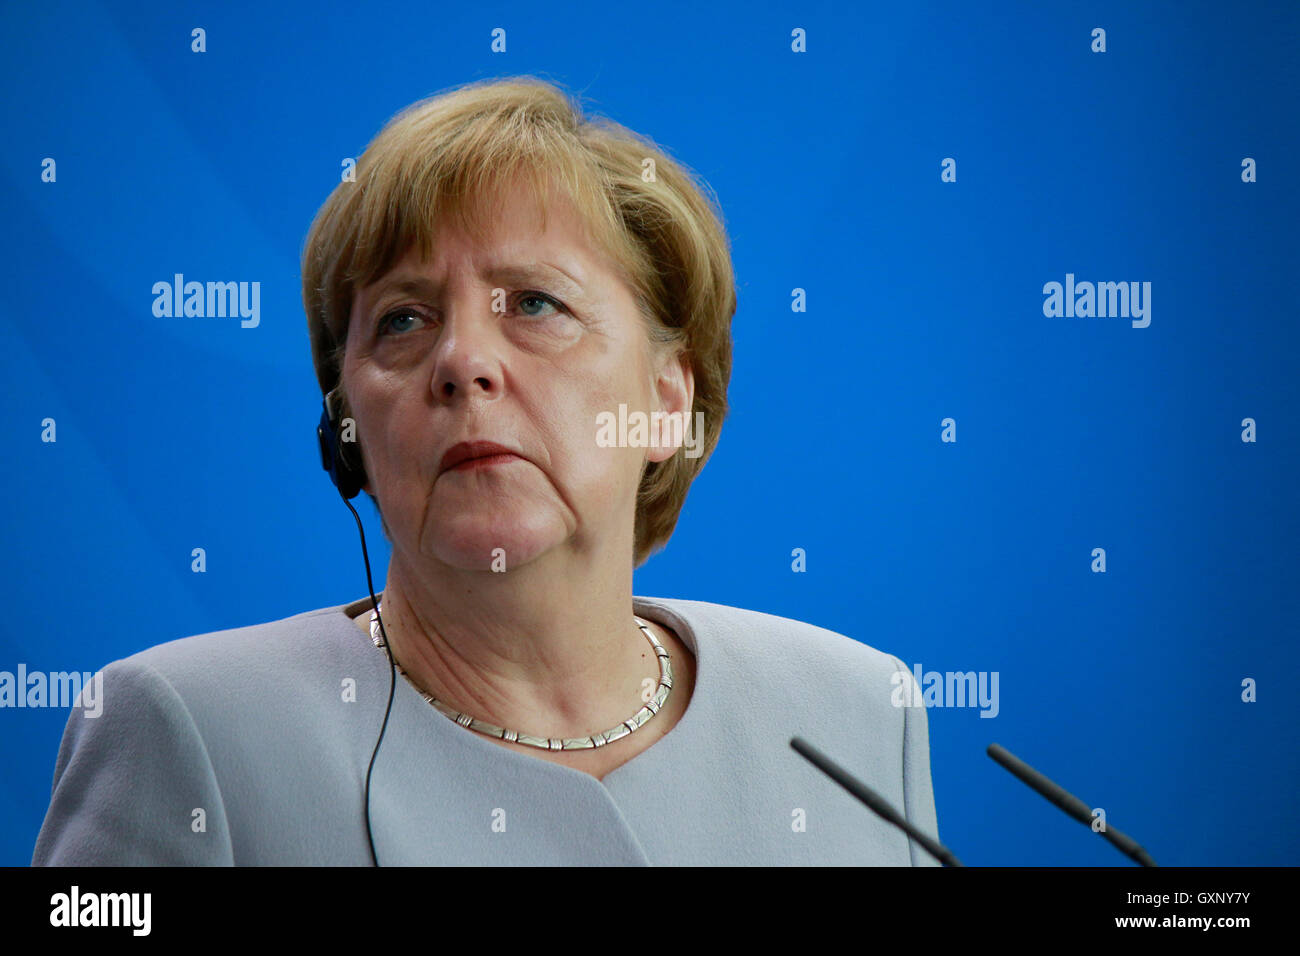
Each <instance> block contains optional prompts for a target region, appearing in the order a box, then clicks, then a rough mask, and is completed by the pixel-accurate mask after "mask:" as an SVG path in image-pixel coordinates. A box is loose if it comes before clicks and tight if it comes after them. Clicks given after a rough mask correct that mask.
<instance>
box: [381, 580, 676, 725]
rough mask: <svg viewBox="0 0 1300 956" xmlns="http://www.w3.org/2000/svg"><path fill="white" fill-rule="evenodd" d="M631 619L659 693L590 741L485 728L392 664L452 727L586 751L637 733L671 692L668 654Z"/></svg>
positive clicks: (642, 624) (642, 625) (482, 722)
mask: <svg viewBox="0 0 1300 956" xmlns="http://www.w3.org/2000/svg"><path fill="white" fill-rule="evenodd" d="M383 606H384V602H383V601H380V602H379V607H376V608H375V609H374V610H373V611H371V612H370V639H371V640H372V641H374V644H375V647H379V648H382V647H383V646H384V639H383V636H382V634H381V632H380V630H379V608H381V607H383ZM632 619H633V620H634V621H636V626H637V627H639V628H641V633H643V634H644V635H645V636H646V637H647V638H648V639H649V641H650V646H651V647H653V648H654V649H655V656H657V657H658V658H659V689H658V690H656V691H655V694H654V696H653V697H651V698H650V701H649V703H647V704H646V705H645V706H644V707H642V708H641V709H640V710H638V711H637V712H636V713H635V714H633V715H632V716H631V717H629V718H628V719H627V720H625V721H623V722H622V723H621V724H618V725H617V726H615V727H611V728H610V729H609V730H606V731H603V732H602V733H598V734H592V735H591V736H590V737H535V736H533V735H532V734H522V733H520V732H519V731H517V730H507V729H506V728H504V727H498V726H496V725H495V724H489V723H488V722H487V721H486V720H479V719H478V718H477V717H471V716H470V715H469V714H463V713H461V712H460V711H458V710H456V709H455V708H453V707H449V706H447V705H446V704H444V703H443V702H442V701H440V700H438V699H437V698H435V697H434V696H433V695H432V694H426V693H425V692H424V691H422V690H420V688H419V687H416V685H415V682H414V681H411V679H410V677H409V676H407V673H406V671H405V670H403V668H402V666H401V665H400V664H398V663H397V662H396V661H394V662H393V664H394V666H395V667H396V668H397V670H398V671H400V672H401V674H402V676H403V677H405V678H406V679H407V680H408V681H411V686H412V687H415V689H416V690H417V691H419V693H420V696H421V697H423V698H424V699H425V700H427V701H428V702H429V703H431V704H433V706H434V707H436V708H437V709H438V710H439V711H440V712H441V713H442V714H444V715H445V716H447V717H449V718H450V719H452V720H454V721H456V723H458V724H460V725H461V726H462V727H468V728H469V729H470V730H477V731H478V732H479V733H481V734H486V735H487V736H489V737H496V738H497V739H498V740H507V741H510V742H512V743H519V744H527V745H528V746H529V747H538V748H540V749H542V750H590V749H591V748H593V747H603V746H605V744H608V743H612V742H613V741H615V740H618V739H620V738H622V737H626V736H627V735H628V734H630V733H632V732H633V731H635V730H640V729H641V727H642V726H644V725H645V724H646V722H648V721H649V720H650V718H651V717H653V716H654V715H655V714H657V713H659V711H660V710H662V709H663V706H664V704H665V703H666V702H667V700H668V694H669V692H671V691H672V689H673V665H672V658H671V657H670V656H669V654H668V651H667V650H666V649H665V648H664V646H663V645H662V644H660V643H659V641H658V639H657V638H656V637H655V636H654V634H653V633H651V631H650V628H649V627H647V626H646V623H645V621H643V620H641V618H639V617H637V616H636V615H635V614H634V615H632Z"/></svg>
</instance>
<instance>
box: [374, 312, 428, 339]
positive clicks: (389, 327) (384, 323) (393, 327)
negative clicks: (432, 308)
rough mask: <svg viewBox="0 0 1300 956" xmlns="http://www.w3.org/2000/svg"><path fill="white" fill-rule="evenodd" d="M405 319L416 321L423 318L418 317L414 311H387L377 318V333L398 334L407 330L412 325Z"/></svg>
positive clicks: (421, 320)
mask: <svg viewBox="0 0 1300 956" xmlns="http://www.w3.org/2000/svg"><path fill="white" fill-rule="evenodd" d="M407 320H414V321H416V322H423V321H424V319H422V318H420V317H419V316H418V315H416V314H415V313H414V312H407V311H397V312H389V313H388V314H387V315H386V316H384V317H383V318H382V319H380V320H379V334H380V335H388V334H392V333H398V334H400V333H402V332H409V331H411V329H412V328H413V327H414V326H412V325H410V324H408V321H407Z"/></svg>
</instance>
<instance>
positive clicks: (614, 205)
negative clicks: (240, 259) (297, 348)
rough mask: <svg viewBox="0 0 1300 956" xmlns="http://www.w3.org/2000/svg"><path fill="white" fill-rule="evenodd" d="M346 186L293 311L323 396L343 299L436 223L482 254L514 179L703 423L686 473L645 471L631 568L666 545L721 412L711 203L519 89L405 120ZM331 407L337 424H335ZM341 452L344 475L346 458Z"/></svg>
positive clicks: (643, 148)
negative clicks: (560, 225) (681, 361)
mask: <svg viewBox="0 0 1300 956" xmlns="http://www.w3.org/2000/svg"><path fill="white" fill-rule="evenodd" d="M355 173H356V180H355V182H346V181H345V182H342V183H340V184H339V185H338V186H337V187H335V189H334V191H333V192H332V193H331V194H330V196H329V198H328V199H327V200H326V201H325V204H324V205H323V206H322V207H321V209H320V211H319V212H318V213H317V215H316V218H315V220H314V221H313V223H312V225H311V229H310V231H309V232H308V235H307V240H306V245H305V247H304V249H303V256H302V290H303V306H304V308H305V310H306V313H307V326H308V330H309V332H310V335H311V349H312V360H313V362H314V363H315V366H316V378H317V380H318V381H319V383H320V387H321V391H322V393H326V392H329V391H331V390H332V389H334V388H335V387H336V386H338V385H339V384H340V377H341V373H342V368H343V353H344V348H345V345H346V342H347V337H348V322H349V318H350V314H351V310H352V299H353V296H354V294H355V293H356V291H357V290H358V289H360V288H362V287H364V286H367V285H369V284H370V283H372V282H374V281H375V280H377V279H379V278H380V277H381V276H383V275H384V274H386V273H387V272H388V271H390V270H391V269H392V268H393V266H394V265H396V264H397V262H398V261H399V260H400V259H401V258H402V257H403V255H405V254H406V253H407V252H408V251H410V250H412V249H413V248H418V249H419V251H420V253H421V255H422V256H423V257H425V258H427V257H429V255H430V253H431V251H432V247H433V238H434V233H435V231H436V228H437V226H438V224H439V223H440V222H442V221H443V220H444V217H447V219H446V221H448V222H451V223H453V224H454V225H456V226H458V227H459V228H460V229H461V230H463V231H464V232H465V233H466V234H467V235H468V236H470V237H471V238H472V239H474V241H481V240H482V238H483V236H484V235H485V232H486V230H485V228H484V225H485V222H489V221H490V220H488V219H486V218H485V217H486V216H488V215H490V214H491V212H492V211H493V209H494V208H495V207H494V206H493V204H492V203H491V202H485V201H484V200H487V199H491V197H493V196H495V195H497V194H498V193H499V190H500V189H501V188H502V187H503V186H504V184H506V183H508V182H511V181H513V180H514V179H515V177H516V176H518V175H522V177H523V182H524V183H525V184H527V185H529V186H530V187H531V191H532V195H533V196H534V197H535V198H536V200H537V202H538V204H539V205H540V207H541V210H542V215H543V221H545V217H546V214H547V210H548V208H549V204H550V198H551V197H550V191H551V189H552V188H555V187H558V188H559V189H560V190H562V192H563V193H564V194H565V195H566V196H567V198H568V199H569V200H570V201H571V202H572V204H573V205H574V207H575V208H576V209H577V211H578V213H579V216H580V219H581V220H582V221H583V222H584V224H585V227H586V229H587V232H588V234H587V239H588V241H589V242H590V243H591V244H592V245H593V246H594V247H595V248H597V249H600V250H602V251H604V252H605V253H606V254H607V255H608V256H609V257H610V258H611V259H612V260H613V261H614V262H615V263H616V264H617V265H618V266H619V267H620V268H621V270H622V278H623V280H624V282H625V283H626V284H627V287H628V288H629V289H630V290H631V292H632V294H633V296H634V298H635V299H636V302H637V304H638V306H639V307H640V310H641V313H642V316H643V318H644V320H645V323H646V332H647V335H648V337H649V341H650V342H651V343H654V344H656V345H657V346H658V347H660V348H667V349H669V350H671V351H672V352H673V353H674V354H680V353H685V355H686V356H687V357H688V360H689V363H690V366H691V370H692V373H693V375H694V379H695V397H694V404H693V406H692V408H691V413H690V416H689V419H688V420H689V421H690V422H692V423H694V422H695V420H696V415H695V413H696V412H702V413H703V424H704V433H703V435H702V436H696V440H697V441H699V442H700V446H699V447H700V449H701V452H702V453H701V454H700V456H699V457H696V458H688V457H687V456H686V455H685V454H683V453H682V450H681V449H679V450H678V452H677V453H676V454H674V455H673V456H672V457H670V458H668V459H666V460H665V461H662V462H649V463H648V464H647V467H646V468H645V470H644V472H643V474H642V477H641V484H640V486H639V488H638V491H637V507H636V530H635V546H634V554H633V562H634V565H640V564H642V563H643V562H644V561H645V560H646V559H647V558H648V557H649V556H650V555H651V554H653V553H654V552H655V551H657V550H658V549H660V548H661V547H663V546H664V544H666V543H667V541H668V538H669V537H670V536H671V534H672V531H673V528H674V527H675V526H676V524H677V518H678V515H679V514H680V512H681V509H682V505H683V504H684V503H685V501H686V493H687V491H688V490H689V488H690V485H691V482H692V481H693V480H694V479H695V476H696V475H697V474H699V472H700V470H701V469H702V468H703V467H704V463H705V462H706V461H707V460H708V458H709V456H710V455H711V454H712V452H713V449H714V448H715V447H716V445H717V442H718V435H719V432H720V430H721V427H722V422H723V419H724V418H725V417H726V413H727V384H728V382H729V381H730V378H731V319H732V316H733V315H734V314H735V311H736V291H735V278H734V275H733V272H732V264H731V254H730V250H729V248H728V243H727V236H726V232H725V230H724V228H723V224H722V216H721V213H720V212H719V211H718V209H717V208H716V205H717V204H716V197H713V196H712V193H710V194H709V196H708V197H706V195H705V192H704V190H706V189H707V188H708V187H707V186H701V185H697V183H696V181H695V178H694V176H693V174H692V173H691V172H690V171H689V170H688V168H687V167H685V166H684V165H681V164H679V163H678V162H676V161H674V160H673V159H671V158H670V157H669V156H668V155H667V154H666V153H665V152H664V151H663V150H661V149H660V148H659V147H657V146H656V145H655V144H654V143H653V142H651V141H650V140H649V139H647V138H645V137H643V136H641V135H640V134H637V133H634V132H632V131H631V130H628V129H626V128H625V127H623V126H621V125H619V124H618V123H615V122H614V121H612V120H609V119H606V118H604V117H598V116H597V117H585V116H584V115H583V112H582V107H581V106H580V104H579V103H578V102H577V101H576V100H574V99H572V98H571V97H570V96H569V95H568V94H567V93H565V92H564V91H562V90H561V89H559V88H557V87H556V86H555V85H553V84H551V83H548V82H545V81H543V80H540V79H537V78H535V77H529V76H521V77H511V78H507V79H498V80H491V79H489V80H479V81H476V82H473V83H469V84H465V85H463V86H460V87H457V88H455V89H452V90H449V91H446V92H443V93H440V94H438V95H435V96H432V97H429V98H427V99H424V100H421V101H419V102H417V103H414V104H412V105H411V106H408V107H407V108H406V109H404V110H402V111H401V112H399V113H398V114H397V115H396V116H394V117H393V118H392V119H391V120H390V121H389V122H388V124H387V125H385V126H384V128H383V129H382V130H381V131H380V132H379V134H378V135H377V136H376V137H375V138H374V140H373V141H372V142H371V143H370V145H369V146H368V147H367V148H366V151H365V153H363V154H362V156H361V158H360V159H359V160H358V161H357V166H356V170H355ZM339 394H340V397H341V399H342V401H341V403H340V404H341V406H342V411H341V413H340V414H341V415H348V414H349V412H348V407H347V398H346V394H344V392H343V389H339ZM692 427H693V425H692ZM701 439H702V440H701ZM350 453H351V454H353V459H352V460H353V463H354V464H355V463H356V457H355V453H354V451H353V449H352V448H350V447H347V446H345V448H344V454H345V455H348V454H350ZM371 499H372V500H374V496H373V495H372V496H371ZM375 506H376V508H378V506H379V503H378V501H375ZM381 517H382V512H381ZM385 531H386V532H387V528H385Z"/></svg>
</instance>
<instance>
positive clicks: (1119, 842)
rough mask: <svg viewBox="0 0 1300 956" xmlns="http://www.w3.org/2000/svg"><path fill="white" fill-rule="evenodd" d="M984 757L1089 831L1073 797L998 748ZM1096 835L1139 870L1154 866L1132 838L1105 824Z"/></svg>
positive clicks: (1086, 810) (1087, 813) (1084, 810)
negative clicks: (1129, 859) (1136, 865)
mask: <svg viewBox="0 0 1300 956" xmlns="http://www.w3.org/2000/svg"><path fill="white" fill-rule="evenodd" d="M988 755H989V756H990V757H992V758H993V759H994V760H996V761H997V762H998V763H1000V764H1002V766H1004V767H1006V768H1007V769H1008V770H1010V771H1011V772H1012V773H1013V774H1015V775H1016V776H1017V777H1019V778H1020V779H1021V780H1023V781H1024V782H1025V783H1026V784H1028V785H1029V786H1030V787H1033V788H1034V789H1035V790H1037V791H1038V792H1039V793H1041V794H1042V795H1043V796H1044V797H1046V798H1047V799H1048V800H1050V801H1051V802H1052V803H1054V804H1056V805H1057V806H1058V807H1060V808H1061V809H1062V810H1064V811H1065V812H1066V814H1068V815H1069V816H1071V817H1074V819H1076V820H1078V821H1079V822H1080V823H1082V824H1084V825H1085V826H1087V827H1088V829H1090V830H1091V829H1092V809H1091V808H1090V807H1089V806H1088V805H1087V804H1086V803H1084V802H1083V801H1082V800H1080V799H1079V798H1078V797H1076V796H1075V795H1074V794H1072V793H1070V792H1069V791H1067V790H1066V789H1064V788H1063V787H1061V786H1060V785H1058V784H1056V783H1053V782H1052V781H1051V780H1049V779H1047V777H1044V776H1043V775H1042V774H1041V773H1039V772H1038V771H1037V770H1035V769H1034V768H1033V767H1031V766H1029V764H1027V763H1025V762H1024V761H1023V760H1021V759H1020V758H1019V757H1016V756H1014V755H1013V754H1011V753H1010V752H1009V751H1007V750H1006V748H1004V747H1001V746H999V745H998V744H989V749H988ZM1099 832H1100V833H1101V835H1102V836H1103V837H1105V838H1106V839H1107V840H1109V841H1110V842H1111V843H1113V844H1115V846H1117V847H1118V848H1119V850H1120V852H1121V853H1123V854H1124V855H1125V856H1128V857H1131V858H1132V859H1134V860H1136V861H1137V862H1138V863H1141V864H1142V865H1143V866H1155V865H1156V861H1155V860H1153V859H1151V857H1150V856H1149V855H1148V854H1147V851H1146V850H1144V849H1142V847H1140V846H1139V845H1138V844H1137V842H1136V841H1135V840H1134V839H1133V838H1132V837H1130V836H1126V835H1125V834H1123V833H1120V832H1119V831H1118V830H1116V829H1114V828H1113V827H1111V826H1110V825H1109V824H1106V825H1104V826H1103V828H1102V829H1101V830H1100V831H1099Z"/></svg>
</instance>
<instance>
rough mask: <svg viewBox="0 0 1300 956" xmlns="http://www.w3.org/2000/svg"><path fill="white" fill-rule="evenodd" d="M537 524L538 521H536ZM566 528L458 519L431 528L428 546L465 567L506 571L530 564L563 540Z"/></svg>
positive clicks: (435, 553)
mask: <svg viewBox="0 0 1300 956" xmlns="http://www.w3.org/2000/svg"><path fill="white" fill-rule="evenodd" d="M533 524H534V525H536V524H537V523H536V522H533ZM564 534H565V532H564V529H563V528H560V527H551V526H533V527H530V526H529V525H528V524H525V523H524V522H523V521H522V519H521V520H518V521H510V520H494V521H487V522H484V521H476V522H468V521H456V520H453V521H452V522H450V526H446V527H435V528H430V529H429V531H428V534H427V536H426V538H425V549H426V551H428V552H430V553H432V555H433V556H434V557H436V558H437V559H438V560H439V561H441V562H442V563H444V564H447V565H450V566H451V567H454V568H459V569H461V570H463V571H496V572H506V571H509V570H512V569H514V568H517V567H520V566H522V565H524V564H527V563H528V562H529V561H532V560H534V559H535V558H537V557H539V556H540V555H542V554H544V553H545V552H547V551H549V550H550V549H551V548H554V547H555V546H556V545H558V544H560V543H561V542H562V541H563V540H564Z"/></svg>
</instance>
